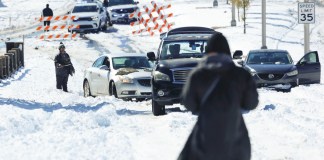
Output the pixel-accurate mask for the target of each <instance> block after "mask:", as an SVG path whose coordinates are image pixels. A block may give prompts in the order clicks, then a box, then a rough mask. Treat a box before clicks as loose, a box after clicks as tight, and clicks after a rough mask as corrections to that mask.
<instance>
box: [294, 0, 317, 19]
mask: <svg viewBox="0 0 324 160" xmlns="http://www.w3.org/2000/svg"><path fill="white" fill-rule="evenodd" d="M298 23H300V24H306V23H315V3H311V2H305V3H298Z"/></svg>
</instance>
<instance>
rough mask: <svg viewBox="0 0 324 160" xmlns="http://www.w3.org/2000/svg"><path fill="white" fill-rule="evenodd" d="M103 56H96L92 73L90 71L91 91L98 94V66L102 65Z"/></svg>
mask: <svg viewBox="0 0 324 160" xmlns="http://www.w3.org/2000/svg"><path fill="white" fill-rule="evenodd" d="M104 59H105V57H100V58H98V59H97V60H96V61H95V63H94V65H93V67H92V73H91V82H90V83H91V87H92V89H91V91H92V92H95V93H94V94H96V95H97V94H99V92H98V90H99V88H100V76H99V74H100V69H99V67H100V66H101V65H102V63H103V61H104Z"/></svg>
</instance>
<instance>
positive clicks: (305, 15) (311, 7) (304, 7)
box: [298, 0, 315, 54]
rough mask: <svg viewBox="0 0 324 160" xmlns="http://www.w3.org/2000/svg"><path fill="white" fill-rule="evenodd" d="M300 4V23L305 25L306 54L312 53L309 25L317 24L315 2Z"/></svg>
mask: <svg viewBox="0 0 324 160" xmlns="http://www.w3.org/2000/svg"><path fill="white" fill-rule="evenodd" d="M305 1H306V2H301V3H298V23H299V24H304V52H305V54H306V53H308V52H309V51H310V49H309V48H310V47H309V39H310V38H309V24H313V23H315V3H313V2H307V0H305Z"/></svg>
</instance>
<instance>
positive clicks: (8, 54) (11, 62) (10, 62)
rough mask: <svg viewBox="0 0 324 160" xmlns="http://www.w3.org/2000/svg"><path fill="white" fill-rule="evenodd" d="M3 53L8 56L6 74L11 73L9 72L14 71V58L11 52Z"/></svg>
mask: <svg viewBox="0 0 324 160" xmlns="http://www.w3.org/2000/svg"><path fill="white" fill-rule="evenodd" d="M5 55H6V56H8V57H9V61H8V68H9V73H8V75H11V73H13V72H14V69H13V59H14V58H13V56H14V55H13V54H12V53H6V54H5Z"/></svg>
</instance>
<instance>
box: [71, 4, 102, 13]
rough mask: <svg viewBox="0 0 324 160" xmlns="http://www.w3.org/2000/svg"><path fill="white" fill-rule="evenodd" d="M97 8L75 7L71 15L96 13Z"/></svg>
mask: <svg viewBox="0 0 324 160" xmlns="http://www.w3.org/2000/svg"><path fill="white" fill-rule="evenodd" d="M97 11H98V10H97V6H95V5H93V6H75V7H74V9H73V11H72V13H80V12H97Z"/></svg>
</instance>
